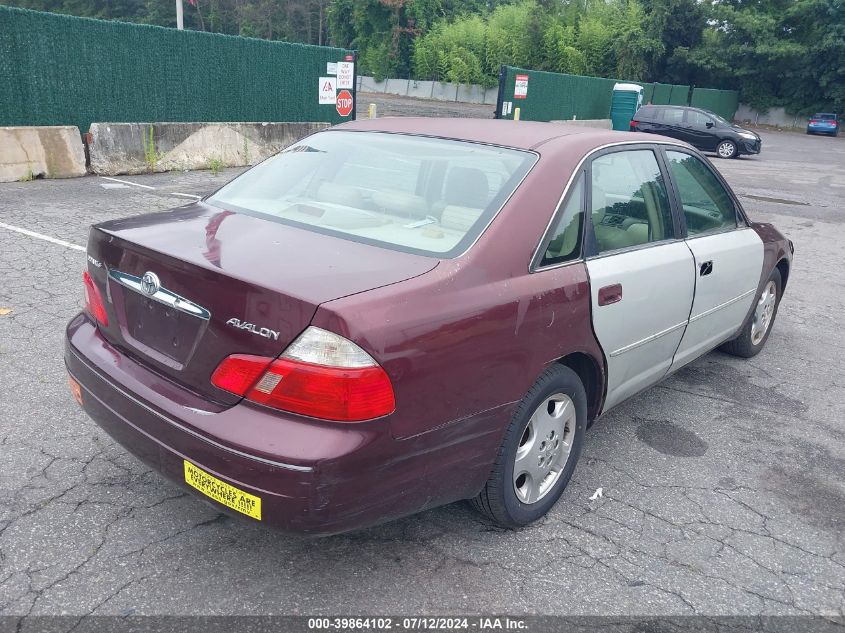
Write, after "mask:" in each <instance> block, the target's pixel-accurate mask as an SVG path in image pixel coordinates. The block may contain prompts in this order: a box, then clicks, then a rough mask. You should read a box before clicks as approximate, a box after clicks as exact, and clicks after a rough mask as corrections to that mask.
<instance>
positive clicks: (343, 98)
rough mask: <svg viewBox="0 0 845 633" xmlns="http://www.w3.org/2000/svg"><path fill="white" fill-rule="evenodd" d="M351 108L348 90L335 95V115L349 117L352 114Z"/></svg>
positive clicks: (350, 97) (350, 96)
mask: <svg viewBox="0 0 845 633" xmlns="http://www.w3.org/2000/svg"><path fill="white" fill-rule="evenodd" d="M352 106H353V101H352V95H351V94H350V93H349V91H348V90H341V91H340V92H338V93H337V103H336V104H335V107H336V108H337V113H338V114H339V115H340V116H342V117H347V116H349V115H350V114H351V113H352Z"/></svg>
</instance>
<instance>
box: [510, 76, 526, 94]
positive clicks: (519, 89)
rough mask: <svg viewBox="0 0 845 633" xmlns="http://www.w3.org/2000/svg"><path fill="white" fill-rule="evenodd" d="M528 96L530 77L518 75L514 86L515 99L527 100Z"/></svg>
mask: <svg viewBox="0 0 845 633" xmlns="http://www.w3.org/2000/svg"><path fill="white" fill-rule="evenodd" d="M527 96H528V75H517V76H516V83H514V85H513V98H514V99H525V97H527Z"/></svg>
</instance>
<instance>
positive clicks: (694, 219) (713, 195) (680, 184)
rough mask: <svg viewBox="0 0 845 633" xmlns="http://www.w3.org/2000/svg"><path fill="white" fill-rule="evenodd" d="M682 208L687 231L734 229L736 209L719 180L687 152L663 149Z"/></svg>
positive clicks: (691, 234)
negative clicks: (665, 150)
mask: <svg viewBox="0 0 845 633" xmlns="http://www.w3.org/2000/svg"><path fill="white" fill-rule="evenodd" d="M666 158H667V159H668V162H669V170H670V171H671V173H672V179H673V180H674V181H675V187H676V188H677V190H678V195H679V196H680V198H681V204H682V205H683V208H684V219H685V220H686V223H687V233H689V235H690V236H694V235H701V234H702V233H712V232H715V231H724V230H727V229H733V228H736V208H735V207H734V203H733V200H732V199H731V196H730V194H729V193H728V192H727V191H726V190H725V188H724V187H723V186H722V183H721V182H719V179H718V178H716V176H715V175H714V174H713V172H712V171H710V169H709V168H708V167H707V165H705V164H704V162H703V161H702V160H701V159H700V158H698V157H696V156H692V155H691V154H684V153H682V152H666Z"/></svg>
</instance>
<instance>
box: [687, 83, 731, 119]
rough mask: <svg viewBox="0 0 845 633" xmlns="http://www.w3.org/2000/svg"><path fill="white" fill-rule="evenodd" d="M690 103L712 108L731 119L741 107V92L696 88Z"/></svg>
mask: <svg viewBox="0 0 845 633" xmlns="http://www.w3.org/2000/svg"><path fill="white" fill-rule="evenodd" d="M690 105H692V106H695V107H696V108H704V109H705V110H710V111H711V112H715V113H716V114H718V115H719V116H722V117H724V118H726V119H727V120H728V121H730V120H731V119H733V116H734V114H736V109H737V108H738V107H739V93H738V92H737V91H736V90H713V89H711V88H696V89H695V90H693V91H692V99H691V100H690Z"/></svg>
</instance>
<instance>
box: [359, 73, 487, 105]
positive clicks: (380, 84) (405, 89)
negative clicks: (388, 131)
mask: <svg viewBox="0 0 845 633" xmlns="http://www.w3.org/2000/svg"><path fill="white" fill-rule="evenodd" d="M358 90H359V91H360V92H373V93H380V94H389V95H399V96H402V97H405V96H407V97H416V98H417V99H435V100H437V101H459V102H461V103H486V104H490V105H495V103H496V99H497V97H498V94H499V89H498V88H495V87H494V88H484V87H483V86H479V85H476V84H455V83H447V82H442V81H416V80H414V79H385V80H384V81H376V80H375V79H373V78H372V77H366V76H364V75H359V76H358Z"/></svg>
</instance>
